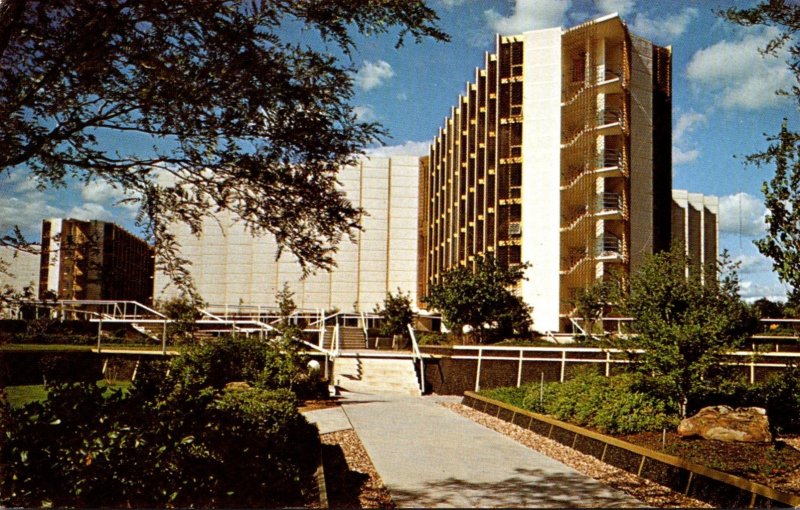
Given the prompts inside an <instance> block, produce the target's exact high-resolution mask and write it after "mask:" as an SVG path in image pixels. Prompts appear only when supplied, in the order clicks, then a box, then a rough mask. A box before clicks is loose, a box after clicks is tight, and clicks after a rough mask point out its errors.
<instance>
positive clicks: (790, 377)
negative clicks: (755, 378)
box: [751, 367, 800, 434]
mask: <svg viewBox="0 0 800 510" xmlns="http://www.w3.org/2000/svg"><path fill="white" fill-rule="evenodd" d="M752 391H753V392H754V393H756V394H758V395H760V396H761V397H762V399H763V400H762V403H761V404H759V403H756V404H755V405H759V406H760V407H764V408H765V409H766V410H767V416H768V417H769V422H770V426H771V427H772V428H773V429H774V430H775V431H776V432H778V433H783V434H786V433H798V432H800V368H798V367H792V368H791V369H789V370H787V371H785V372H783V373H781V374H776V375H774V376H773V377H771V378H769V379H768V380H767V381H766V382H764V383H762V384H759V385H757V386H756V387H754V388H753V389H752ZM752 400H755V399H751V401H752ZM751 405H753V404H751Z"/></svg>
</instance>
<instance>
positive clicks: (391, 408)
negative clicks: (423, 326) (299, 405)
mask: <svg viewBox="0 0 800 510" xmlns="http://www.w3.org/2000/svg"><path fill="white" fill-rule="evenodd" d="M345 399H346V403H344V404H343V405H342V406H341V407H339V408H332V409H323V410H319V411H311V412H308V413H306V417H307V418H308V419H309V421H312V422H315V423H317V425H318V426H319V427H320V432H321V433H326V432H332V431H335V430H342V429H346V428H349V426H352V428H354V429H355V431H356V433H357V434H358V436H359V438H360V439H361V442H362V443H363V444H364V448H365V449H366V450H367V453H368V454H369V456H370V458H371V459H372V462H373V464H374V465H375V469H376V470H377V471H378V473H379V474H380V475H381V478H382V479H383V482H384V484H385V485H386V487H387V488H388V489H389V492H390V493H391V494H392V498H393V499H394V501H395V503H397V505H398V506H399V507H423V508H431V507H473V508H474V507H498V506H503V507H637V506H643V504H642V503H641V502H639V501H638V500H636V499H634V498H632V497H631V496H628V495H626V494H623V493H621V492H618V491H616V490H613V489H610V488H608V487H606V486H605V485H603V484H601V483H600V482H598V481H596V480H594V479H592V478H589V477H587V476H585V475H582V474H580V473H578V472H577V471H575V470H573V469H572V468H569V467H567V466H565V465H563V464H561V463H560V462H557V461H555V460H552V459H550V458H549V457H547V456H545V455H542V454H540V453H538V452H536V451H534V450H531V449H529V448H527V447H525V446H522V445H521V444H519V443H517V442H516V441H513V440H512V439H509V438H507V437H505V436H504V435H502V434H499V433H497V432H494V431H492V430H489V429H487V428H485V427H482V426H480V425H478V424H476V423H474V422H473V421H471V420H469V419H467V418H464V417H462V416H460V415H458V414H456V413H454V412H452V411H450V410H448V409H446V408H444V407H442V406H441V405H439V404H438V401H439V400H442V399H446V400H450V401H456V402H460V398H454V397H438V398H437V397H423V398H413V397H388V396H375V395H365V394H354V393H349V394H346V395H345Z"/></svg>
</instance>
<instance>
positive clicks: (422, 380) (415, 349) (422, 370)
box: [406, 324, 425, 393]
mask: <svg viewBox="0 0 800 510" xmlns="http://www.w3.org/2000/svg"><path fill="white" fill-rule="evenodd" d="M406 327H407V328H408V334H409V336H410V337H411V352H412V354H413V355H414V360H415V361H416V362H417V363H419V389H420V391H421V392H422V393H425V362H424V358H423V356H422V352H421V351H420V350H419V343H418V342H417V335H416V334H415V333H414V328H413V327H411V324H406Z"/></svg>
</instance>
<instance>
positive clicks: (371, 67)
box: [355, 60, 394, 91]
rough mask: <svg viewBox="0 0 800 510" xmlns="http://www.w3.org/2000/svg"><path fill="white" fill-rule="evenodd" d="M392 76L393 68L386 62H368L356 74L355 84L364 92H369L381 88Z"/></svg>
mask: <svg viewBox="0 0 800 510" xmlns="http://www.w3.org/2000/svg"><path fill="white" fill-rule="evenodd" d="M392 76H394V71H393V70H392V66H391V65H390V64H389V63H388V62H386V61H385V60H378V61H377V62H370V61H368V60H366V61H364V65H362V66H361V69H359V70H358V72H357V73H356V76H355V82H356V85H358V86H359V87H360V88H361V89H362V90H364V91H367V90H372V89H374V88H377V87H380V86H381V85H383V84H384V83H385V82H386V80H388V79H389V78H391V77H392Z"/></svg>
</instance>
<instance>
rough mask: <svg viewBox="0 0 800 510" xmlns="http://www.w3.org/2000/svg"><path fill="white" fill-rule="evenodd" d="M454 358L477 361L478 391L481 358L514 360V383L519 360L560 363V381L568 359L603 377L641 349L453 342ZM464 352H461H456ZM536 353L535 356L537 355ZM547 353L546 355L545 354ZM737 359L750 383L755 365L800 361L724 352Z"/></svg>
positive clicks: (792, 356)
mask: <svg viewBox="0 0 800 510" xmlns="http://www.w3.org/2000/svg"><path fill="white" fill-rule="evenodd" d="M453 351H454V355H453V356H452V359H454V360H471V361H477V368H476V370H475V391H480V379H481V364H482V362H483V361H484V360H489V361H509V362H516V363H517V387H519V386H521V384H522V373H523V363H525V362H539V363H542V362H544V363H554V364H558V365H559V367H560V371H559V382H564V379H565V374H566V369H567V365H568V364H569V363H574V364H583V363H594V364H603V365H605V371H604V372H605V375H606V377H608V376H610V374H611V366H612V365H615V364H618V365H623V364H630V363H631V361H630V360H629V359H626V357H627V356H628V355H629V354H640V353H643V352H644V350H642V349H631V350H623V349H602V348H599V347H513V346H482V345H479V346H473V345H454V346H453ZM459 352H464V354H459ZM487 352H489V353H491V352H495V353H497V354H496V355H488V356H487V355H486V354H485V353H487ZM570 353H572V354H573V355H574V354H575V353H582V354H586V353H594V354H595V355H596V356H597V357H594V358H587V357H577V356H572V357H570V356H569V354H570ZM537 354H538V356H537ZM547 354H550V356H547ZM725 355H726V356H728V357H730V358H733V359H736V360H737V361H730V362H725V363H724V364H725V365H728V366H739V367H745V368H748V369H749V380H750V384H753V383H755V380H756V368H767V369H785V368H790V367H792V366H795V365H796V364H797V363H798V362H800V352H780V353H779V352H756V351H734V352H729V353H726V354H725Z"/></svg>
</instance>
